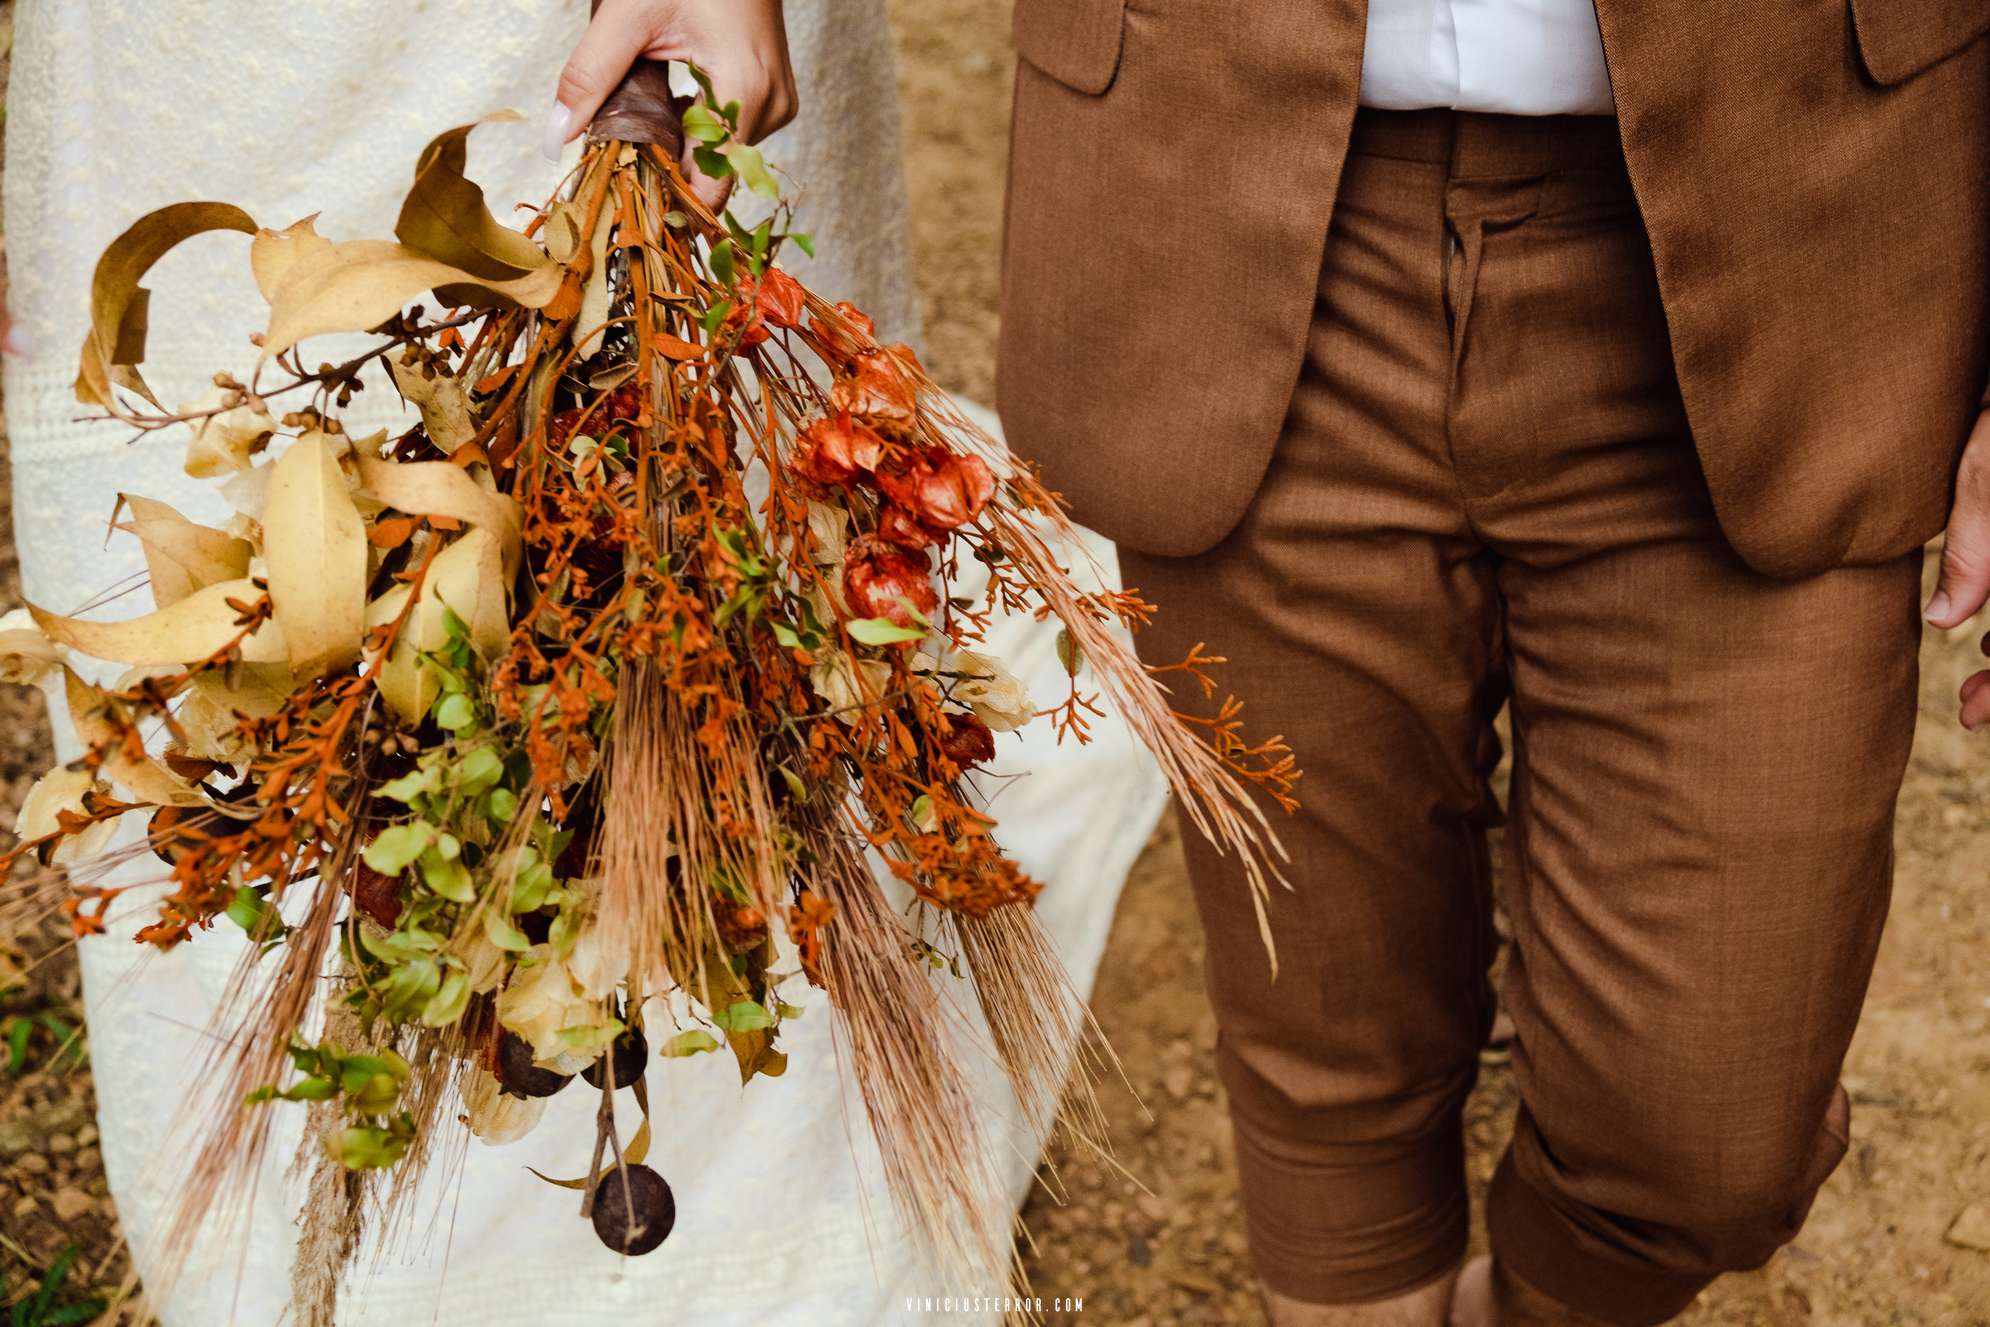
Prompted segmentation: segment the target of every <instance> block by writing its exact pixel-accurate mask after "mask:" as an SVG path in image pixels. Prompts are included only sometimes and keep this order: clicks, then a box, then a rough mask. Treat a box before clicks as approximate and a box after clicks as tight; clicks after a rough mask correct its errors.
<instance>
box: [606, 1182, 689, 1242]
mask: <svg viewBox="0 0 1990 1327" xmlns="http://www.w3.org/2000/svg"><path fill="white" fill-rule="evenodd" d="M593 1221H594V1233H595V1234H596V1235H597V1236H599V1237H600V1239H601V1242H602V1243H603V1244H606V1245H607V1246H608V1247H609V1248H611V1249H613V1250H615V1252H617V1253H628V1254H639V1253H648V1252H649V1251H650V1250H652V1249H654V1248H655V1247H656V1246H657V1245H659V1244H661V1243H663V1240H664V1237H665V1236H666V1235H668V1234H669V1233H670V1228H671V1227H672V1226H674V1225H676V1224H677V1200H676V1199H675V1198H673V1197H672V1196H671V1194H670V1186H669V1185H668V1184H666V1183H664V1180H663V1176H661V1175H659V1174H657V1173H656V1172H655V1171H653V1170H651V1169H650V1168H649V1167H648V1166H620V1167H617V1168H616V1169H614V1170H611V1171H609V1172H608V1174H607V1176H606V1177H604V1178H603V1179H602V1181H601V1184H600V1187H598V1188H597V1189H595V1191H594V1211H593Z"/></svg>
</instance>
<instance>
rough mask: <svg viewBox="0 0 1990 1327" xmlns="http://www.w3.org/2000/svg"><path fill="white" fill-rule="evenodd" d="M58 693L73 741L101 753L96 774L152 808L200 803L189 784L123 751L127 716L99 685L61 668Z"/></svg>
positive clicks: (147, 759) (149, 758)
mask: <svg viewBox="0 0 1990 1327" xmlns="http://www.w3.org/2000/svg"><path fill="white" fill-rule="evenodd" d="M62 673H63V696H64V699H65V700H66V701H67V702H68V707H69V722H70V724H71V726H72V727H74V728H75V730H76V740H77V741H79V742H81V743H82V744H83V745H84V746H85V747H87V748H89V749H91V750H93V751H96V752H98V753H99V754H101V755H102V757H103V767H102V773H103V774H104V776H105V777H106V778H108V779H109V780H110V781H111V782H112V783H114V784H116V785H117V786H118V787H120V788H123V789H124V790H125V791H126V792H127V793H129V794H130V795H131V800H132V801H135V802H148V803H151V804H153V805H157V806H200V805H203V804H204V803H205V801H206V799H205V798H203V797H202V796H201V795H200V794H199V793H198V792H196V791H195V790H194V788H193V786H192V785H191V784H189V783H188V782H187V781H186V780H185V779H182V778H181V777H180V776H179V775H177V774H175V773H173V772H172V771H171V770H169V769H167V768H166V767H165V765H164V764H162V763H160V761H159V760H158V759H157V758H156V757H153V756H148V755H140V756H137V757H134V756H133V755H132V754H131V752H130V751H129V750H128V749H127V744H126V741H125V737H126V735H127V734H128V733H129V732H130V731H131V723H130V721H129V719H128V718H125V719H123V720H122V721H121V720H120V718H119V717H118V716H117V715H116V714H115V713H114V709H115V706H116V704H117V702H116V701H115V700H113V699H112V698H111V696H110V695H109V694H108V693H106V692H105V691H104V689H103V688H102V687H99V686H97V685H96V684H95V683H93V682H89V681H87V680H85V679H84V678H81V677H78V676H77V675H76V674H75V673H74V672H73V671H71V670H70V669H67V668H65V669H63V670H62Z"/></svg>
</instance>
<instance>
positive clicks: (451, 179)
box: [394, 111, 553, 281]
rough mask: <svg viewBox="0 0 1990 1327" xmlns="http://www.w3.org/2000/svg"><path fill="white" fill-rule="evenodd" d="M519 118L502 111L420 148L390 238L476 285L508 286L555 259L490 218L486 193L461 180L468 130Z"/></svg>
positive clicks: (443, 134) (462, 126)
mask: <svg viewBox="0 0 1990 1327" xmlns="http://www.w3.org/2000/svg"><path fill="white" fill-rule="evenodd" d="M520 118H521V117H520V116H519V115H518V114H517V113H516V112H515V111H500V112H499V113H497V114H496V115H489V116H486V117H484V118H483V119H481V120H479V121H477V122H476V124H464V125H458V126H457V127H456V128H454V129H451V130H449V131H447V132H446V133H442V134H439V135H437V136H436V137H435V139H434V140H432V141H431V142H430V143H429V145H428V146H427V147H426V148H424V149H422V154H421V157H420V158H419V159H418V160H417V161H416V162H415V183H414V187H413V188H411V189H409V190H408V196H407V198H406V200H405V201H404V202H402V204H401V216H400V219H399V220H398V221H396V222H395V223H394V237H395V238H396V239H398V240H400V242H401V243H402V244H404V245H406V246H407V247H408V248H409V249H411V250H413V251H414V252H415V253H418V254H421V255H422V256H423V257H426V258H433V259H435V260H436V261H437V262H440V263H447V264H448V265H449V266H451V267H456V268H460V269H462V270H463V271H464V272H466V273H468V274H469V275H470V276H471V277H473V278H475V279H478V280H484V281H512V280H515V279H517V278H519V277H522V276H526V275H528V274H529V273H532V272H537V271H539V270H540V269H542V268H548V267H551V266H552V263H553V260H552V259H551V258H549V257H547V255H546V254H545V252H543V251H542V250H541V249H540V248H539V246H538V245H536V244H534V243H533V242H532V241H531V240H529V239H527V238H526V237H525V236H524V235H522V234H520V233H519V232H518V231H515V230H512V229H511V228H510V227H508V226H505V225H503V224H501V223H500V222H499V221H498V219H497V218H496V217H494V216H492V215H491V210H490V208H489V207H488V206H487V205H486V204H485V202H484V191H483V190H482V189H481V188H479V187H478V186H477V185H475V184H473V183H471V181H469V180H468V179H466V178H464V175H463V167H464V165H465V163H466V162H467V160H468V157H469V149H468V146H467V140H468V139H469V137H470V131H471V130H473V129H475V128H476V127H477V125H480V124H492V123H499V122H505V123H516V122H517V121H518V120H519V119H520Z"/></svg>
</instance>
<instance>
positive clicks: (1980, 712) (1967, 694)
mask: <svg viewBox="0 0 1990 1327" xmlns="http://www.w3.org/2000/svg"><path fill="white" fill-rule="evenodd" d="M1960 717H1961V719H1962V726H1963V727H1965V728H1967V729H1969V730H1970V731H1971V732H1975V731H1976V730H1977V729H1978V728H1981V727H1982V726H1983V725H1984V724H1985V723H1990V672H1982V673H1971V674H1970V675H1969V677H1968V678H1967V679H1966V680H1965V681H1964V682H1963V684H1962V713H1961V716H1960Z"/></svg>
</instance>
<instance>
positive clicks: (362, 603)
mask: <svg viewBox="0 0 1990 1327" xmlns="http://www.w3.org/2000/svg"><path fill="white" fill-rule="evenodd" d="M263 557H264V560H265V562H266V563H267V564H268V568H269V571H268V576H269V595H270V605H271V607H272V608H273V609H274V610H275V614H276V623H277V625H278V626H279V627H281V628H282V629H283V639H284V642H285V644H286V645H288V647H289V652H290V654H289V657H290V666H291V669H292V671H294V672H295V673H296V674H297V675H298V676H299V677H300V678H309V677H316V676H318V675H320V674H322V673H326V672H329V671H331V670H332V669H334V668H338V667H341V666H343V665H345V664H348V663H350V662H352V661H353V660H354V659H356V658H358V657H359V638H360V632H361V630H362V627H363V624H364V622H365V620H366V525H365V523H364V522H363V521H361V520H360V517H359V509H358V508H357V507H355V506H354V505H353V501H352V493H351V491H350V490H349V489H348V488H347V487H346V477H345V471H343V470H341V469H340V468H339V463H338V460H337V459H336V452H335V448H334V440H333V438H332V437H331V435H329V434H325V433H317V432H312V433H307V434H305V435H304V436H303V437H301V438H299V439H298V440H297V441H296V442H295V443H293V444H291V446H290V448H289V450H287V451H285V452H284V454H283V455H282V456H279V457H278V458H277V459H276V463H275V465H274V467H273V468H272V469H271V470H270V476H269V491H268V493H267V494H266V495H265V496H264V500H263Z"/></svg>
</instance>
